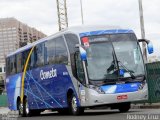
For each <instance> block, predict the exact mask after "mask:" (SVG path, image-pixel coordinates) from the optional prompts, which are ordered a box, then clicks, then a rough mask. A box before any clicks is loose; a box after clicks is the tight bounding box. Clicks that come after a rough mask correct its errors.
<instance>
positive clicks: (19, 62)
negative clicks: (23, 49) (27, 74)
mask: <svg viewBox="0 0 160 120" xmlns="http://www.w3.org/2000/svg"><path fill="white" fill-rule="evenodd" d="M16 58H17V59H16V63H17V73H19V72H22V53H18V54H17V55H16Z"/></svg>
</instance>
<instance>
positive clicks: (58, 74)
mask: <svg viewBox="0 0 160 120" xmlns="http://www.w3.org/2000/svg"><path fill="white" fill-rule="evenodd" d="M70 88H71V89H72V90H73V91H74V93H75V95H76V96H77V94H76V92H75V89H74V86H73V83H72V81H71V78H70V75H69V72H68V71H67V69H66V66H65V65H63V64H59V65H58V64H57V65H50V66H45V67H41V68H36V69H33V70H30V71H28V72H27V73H26V78H25V94H26V95H27V97H28V102H29V108H30V109H50V108H52V109H54V108H65V107H68V104H67V91H68V89H70ZM77 100H78V98H77ZM78 106H79V102H78Z"/></svg>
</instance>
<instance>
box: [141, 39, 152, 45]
mask: <svg viewBox="0 0 160 120" xmlns="http://www.w3.org/2000/svg"><path fill="white" fill-rule="evenodd" d="M138 42H145V43H147V44H149V43H150V40H147V39H138Z"/></svg>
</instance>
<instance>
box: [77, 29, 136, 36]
mask: <svg viewBox="0 0 160 120" xmlns="http://www.w3.org/2000/svg"><path fill="white" fill-rule="evenodd" d="M116 33H134V32H133V30H123V29H115V30H99V31H90V32H84V33H80V34H79V36H80V37H85V36H92V35H104V34H116Z"/></svg>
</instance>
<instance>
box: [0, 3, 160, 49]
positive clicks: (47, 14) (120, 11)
mask: <svg viewBox="0 0 160 120" xmlns="http://www.w3.org/2000/svg"><path fill="white" fill-rule="evenodd" d="M142 2H143V12H144V23H145V33H146V38H147V39H150V40H151V41H153V43H154V44H155V46H156V49H159V50H160V47H159V46H160V43H159V41H160V30H159V29H160V15H159V11H160V0H142ZM82 3H83V15H84V24H85V25H93V24H96V25H97V24H100V25H113V26H120V27H122V28H130V29H132V30H134V31H135V33H136V35H137V37H138V38H141V32H140V22H139V21H140V20H139V6H138V0H82ZM67 11H68V22H69V26H77V25H81V24H82V23H81V12H80V0H67ZM0 17H1V18H6V17H15V18H16V19H18V20H19V21H21V22H23V23H25V24H28V25H29V26H31V27H35V28H36V29H38V30H40V31H42V32H44V33H45V34H47V35H51V34H53V33H55V32H58V17H57V6H56V0H0ZM157 43H159V44H157Z"/></svg>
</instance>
